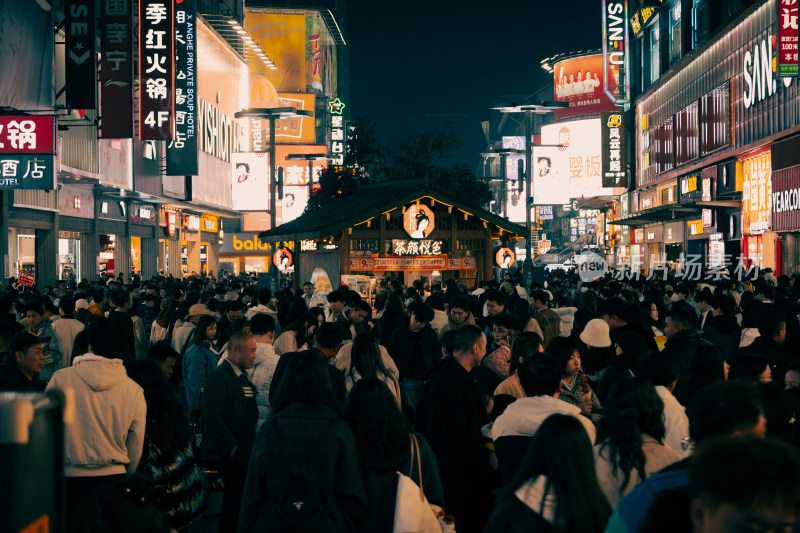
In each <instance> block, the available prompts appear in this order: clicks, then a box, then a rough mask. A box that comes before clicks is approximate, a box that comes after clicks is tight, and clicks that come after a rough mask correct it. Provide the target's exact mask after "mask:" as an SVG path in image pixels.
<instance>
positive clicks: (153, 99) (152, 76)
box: [139, 0, 175, 141]
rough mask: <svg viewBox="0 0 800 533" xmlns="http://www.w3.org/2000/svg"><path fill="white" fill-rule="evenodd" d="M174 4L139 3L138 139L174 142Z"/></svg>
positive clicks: (147, 1)
mask: <svg viewBox="0 0 800 533" xmlns="http://www.w3.org/2000/svg"><path fill="white" fill-rule="evenodd" d="M174 96H175V12H174V9H173V1H172V0H167V1H164V0H162V1H155V0H141V1H140V2H139V138H140V139H141V140H143V141H169V140H172V138H173V124H174V113H175V109H174V103H175V98H174Z"/></svg>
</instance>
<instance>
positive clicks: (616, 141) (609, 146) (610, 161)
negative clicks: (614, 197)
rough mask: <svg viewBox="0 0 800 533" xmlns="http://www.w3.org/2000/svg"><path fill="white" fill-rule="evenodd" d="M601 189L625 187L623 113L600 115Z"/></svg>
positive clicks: (626, 153) (626, 155)
mask: <svg viewBox="0 0 800 533" xmlns="http://www.w3.org/2000/svg"><path fill="white" fill-rule="evenodd" d="M600 132H601V135H602V139H601V143H602V151H601V155H602V157H601V159H602V165H603V187H627V186H628V180H627V179H626V178H627V162H628V150H627V148H628V144H627V138H628V133H627V131H626V128H625V114H624V113H621V112H620V113H608V112H604V113H601V114H600Z"/></svg>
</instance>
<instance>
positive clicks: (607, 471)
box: [594, 377, 681, 507]
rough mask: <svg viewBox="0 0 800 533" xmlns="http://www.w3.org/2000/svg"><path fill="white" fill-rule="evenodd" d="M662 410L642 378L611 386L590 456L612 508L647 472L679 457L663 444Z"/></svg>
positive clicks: (658, 401)
mask: <svg viewBox="0 0 800 533" xmlns="http://www.w3.org/2000/svg"><path fill="white" fill-rule="evenodd" d="M663 413H664V402H663V401H662V400H661V398H660V397H659V395H658V393H657V392H656V389H655V387H653V385H652V384H650V383H649V382H648V381H646V380H644V379H642V378H638V377H626V378H623V379H621V380H620V381H618V382H617V383H616V384H615V385H614V386H613V387H612V388H611V393H610V394H609V396H608V402H607V403H606V407H605V414H604V416H603V419H602V420H601V421H600V424H599V427H598V431H597V444H596V445H595V447H594V456H595V466H596V468H597V479H598V480H599V482H600V488H602V489H603V492H604V493H605V495H606V497H607V498H608V501H609V502H610V503H611V506H612V507H616V506H617V504H618V503H619V502H620V500H621V499H622V498H623V497H624V496H626V495H627V494H628V493H629V492H630V491H631V490H633V487H635V486H636V485H637V484H638V483H640V482H641V481H644V480H645V479H647V476H648V475H650V474H652V473H653V472H658V471H659V470H661V469H662V468H664V467H665V466H668V465H671V464H672V463H674V462H676V461H679V460H680V459H681V457H680V456H679V455H678V454H677V453H675V452H674V451H672V450H671V449H669V448H667V447H666V446H664V444H663V441H664V435H665V434H666V429H665V428H664V418H663Z"/></svg>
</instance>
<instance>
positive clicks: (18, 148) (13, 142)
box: [0, 115, 56, 154]
mask: <svg viewBox="0 0 800 533" xmlns="http://www.w3.org/2000/svg"><path fill="white" fill-rule="evenodd" d="M55 131H56V129H55V117H52V116H20V115H7V116H0V154H55Z"/></svg>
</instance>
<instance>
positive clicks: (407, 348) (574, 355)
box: [0, 270, 800, 533]
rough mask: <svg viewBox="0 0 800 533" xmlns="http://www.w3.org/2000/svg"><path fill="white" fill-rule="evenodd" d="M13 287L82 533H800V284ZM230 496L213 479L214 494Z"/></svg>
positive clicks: (4, 382) (28, 376) (26, 376)
mask: <svg viewBox="0 0 800 533" xmlns="http://www.w3.org/2000/svg"><path fill="white" fill-rule="evenodd" d="M376 289H377V290H376V291H374V293H373V294H370V295H368V296H366V298H367V299H365V298H364V297H362V295H360V294H359V293H358V292H356V291H353V290H350V289H348V287H346V286H342V287H339V288H338V289H337V290H333V291H332V292H328V293H327V294H323V293H320V292H317V291H316V290H315V286H314V284H312V283H310V282H307V283H305V284H304V285H303V288H302V291H298V292H297V293H295V292H293V291H292V290H291V289H288V288H285V289H282V290H281V291H279V292H278V293H276V294H273V293H272V292H271V291H270V290H269V289H267V288H260V287H258V285H257V281H256V280H255V279H251V278H249V277H247V276H241V277H238V278H233V277H229V278H224V279H212V278H207V277H196V276H195V277H192V278H187V279H184V280H175V279H172V278H164V277H158V278H155V279H153V280H150V281H146V282H143V281H141V280H139V279H137V278H136V277H135V276H134V278H133V280H132V281H131V282H130V283H127V284H126V283H123V282H122V280H121V279H114V278H111V279H103V280H98V281H96V282H92V283H89V282H86V281H83V282H81V283H78V284H75V283H65V282H61V283H60V284H59V285H58V286H50V287H46V288H45V289H44V291H39V290H37V289H36V288H29V287H21V286H15V285H9V286H8V287H7V288H6V291H5V292H3V293H0V350H2V352H3V353H4V361H3V363H2V365H0V391H18V392H26V391H27V392H41V391H44V390H46V388H71V389H72V390H73V391H74V401H75V413H76V415H75V420H74V422H73V423H72V424H69V425H68V426H67V428H66V456H65V465H64V473H65V476H66V483H67V490H66V510H67V515H68V525H69V529H70V530H71V531H86V532H89V531H131V532H133V531H136V532H138V531H159V530H169V529H173V530H185V529H188V528H190V527H191V524H192V523H193V521H195V520H197V519H198V518H199V517H200V516H201V515H202V514H203V512H204V510H205V508H206V505H207V497H208V493H209V491H210V490H223V491H224V493H223V500H222V516H221V519H220V525H219V531H222V532H234V531H240V532H251V531H276V532H279V531H314V532H317V531H319V532H323V531H324V532H328V531H331V532H333V531H342V532H346V531H359V532H384V531H385V532H391V531H424V532H427V531H459V532H467V533H469V532H481V531H485V532H488V533H494V532H517V531H519V532H523V531H524V532H531V531H537V532H538V531H542V532H549V531H586V532H601V531H610V532H623V533H624V532H630V533H633V532H637V531H694V532H698V533H699V532H703V533H706V532H708V533H710V532H715V531H740V530H741V531H745V530H747V531H751V530H753V531H755V530H757V531H792V529H793V527H794V523H795V515H796V510H797V505H798V503H800V460H799V459H798V454H797V447H798V446H800V430H798V427H797V426H798V424H797V417H798V412H799V411H800V352H798V350H797V346H798V345H799V344H800V319H799V318H798V316H799V315H800V278H798V277H797V276H794V277H787V276H778V277H776V276H774V275H773V274H772V272H771V271H769V270H767V271H762V272H760V273H758V272H750V273H748V274H747V275H745V276H743V277H741V279H734V280H729V279H713V280H702V281H701V280H688V279H685V278H675V277H674V276H672V275H668V276H666V277H662V278H660V279H648V280H639V279H615V278H614V277H613V276H611V275H608V276H606V277H605V278H601V279H598V280H595V281H592V282H583V281H581V279H580V277H579V276H578V275H577V274H575V273H567V272H563V271H557V272H553V273H549V274H548V275H547V278H546V282H545V283H541V284H539V283H533V284H532V285H531V286H530V287H523V286H521V283H520V280H519V279H515V278H514V277H513V276H506V279H505V280H504V281H503V282H502V283H497V282H484V283H481V284H480V286H479V287H472V288H471V289H470V288H469V287H467V285H466V284H464V283H456V282H455V281H453V280H449V281H447V283H446V284H445V285H444V286H441V285H439V284H433V285H431V286H429V285H428V284H426V283H423V282H415V283H413V284H412V286H408V287H406V286H403V285H402V283H400V282H399V281H398V280H397V279H395V278H392V277H386V278H385V279H382V280H380V283H379V284H378V286H377V287H376ZM216 476H219V480H218V482H217V483H215V484H211V482H212V481H213V480H214V478H216Z"/></svg>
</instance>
